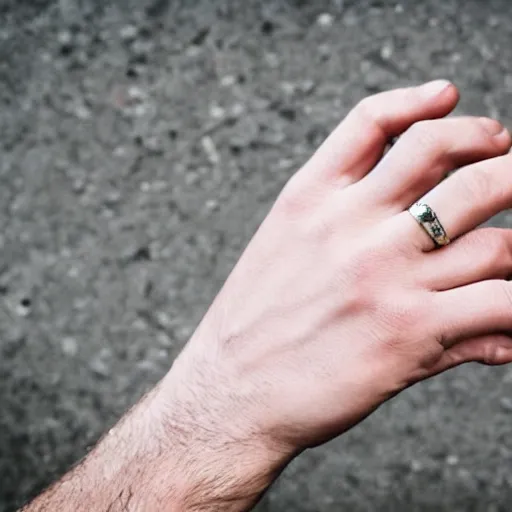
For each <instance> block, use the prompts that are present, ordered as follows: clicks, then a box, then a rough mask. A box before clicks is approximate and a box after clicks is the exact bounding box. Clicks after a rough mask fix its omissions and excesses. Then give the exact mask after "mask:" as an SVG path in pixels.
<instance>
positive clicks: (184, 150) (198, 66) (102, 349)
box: [0, 0, 512, 512]
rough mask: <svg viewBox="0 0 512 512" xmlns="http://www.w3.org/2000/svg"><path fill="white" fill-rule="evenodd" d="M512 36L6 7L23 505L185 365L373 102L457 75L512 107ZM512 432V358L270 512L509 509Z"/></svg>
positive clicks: (1, 194) (405, 407)
mask: <svg viewBox="0 0 512 512" xmlns="http://www.w3.org/2000/svg"><path fill="white" fill-rule="evenodd" d="M511 37H512V9H511V5H510V2H509V1H508V0H487V1H486V2H484V1H483V0H482V1H479V0H466V1H462V0H461V1H456V0H425V1H421V2H419V1H417V2H415V1H403V2H401V3H397V2H393V1H376V0H374V1H370V0H359V1H355V0H353V1H348V0H347V1H342V0H338V1H328V0H320V1H315V2H313V1H310V2H308V1H306V0H288V1H286V0H281V1H256V0H246V1H244V2H235V1H228V0H223V1H222V0H219V1H207V0H198V1H196V2H188V1H185V0H181V1H178V0H176V1H170V0H152V1H149V0H110V1H107V0H60V1H57V0H0V102H1V109H0V144H1V149H0V179H1V186H0V248H1V251H0V306H1V307H0V375H1V386H0V410H1V415H0V510H1V511H5V512H7V511H13V510H15V508H16V507H17V506H18V505H20V504H21V503H23V502H24V501H25V500H27V499H28V498H30V497H31V496H33V495H34V494H36V493H38V492H39V491H40V490H41V489H42V488H43V487H44V486H46V485H47V484H49V483H50V482H51V481H52V480H54V479H55V478H56V477H57V476H59V475H61V474H62V473H63V472H65V471H66V470H67V469H68V468H69V467H70V465H71V464H73V462H75V461H76V460H78V459H79V458H80V457H81V456H83V455H84V454H85V453H86V451H87V449H88V447H90V446H91V445H92V444H93V443H94V441H95V440H96V439H98V437H99V436H100V435H101V433H102V432H104V431H105V429H106V428H108V426H109V425H112V423H113V422H115V420H116V419H117V418H119V416H120V415H121V414H122V413H123V411H124V410H125V409H126V408H127V407H129V405H130V404H132V403H134V402H135V401H136V400H137V398H138V397H140V395H141V394H142V393H143V392H144V391H145V390H147V389H148V388H149V387H151V385H152V384H153V383H155V382H156V381H157V380H158V379H159V377H161V376H162V375H163V374H164V372H165V371H166V369H167V368H168V367H169V365H170V362H171V361H172V359H173V357H174V356H175V355H176V354H177V353H178V351H179V350H180V348H181V347H182V346H183V343H184V342H185V341H186V340H187V338H188V337H189V336H190V334H191V332H192V331H193V329H194V326H195V325H196V324H197V322H198V321H199V319H200V318H201V316H202V315H203V313H204V311H205V308H206V307H207V306H208V304H209V302H210V301H211V300H212V298H213V297H214V295H215V293H216V291H217V290H218V288H219V286H220V285H221V283H222V282H223V280H224V279H225V277H226V276H227V274H228V272H229V270H230V268H231V267H232V265H233V264H234V263H235V261H236V259H237V258H238V256H239V255H240V252H241V250H242V249H243V247H244V245H245V244H246V243H247V241H248V239H249V238H250V236H251V234H252V233H253V232H254V230H255V228H256V227H257V226H258V223H259V222H260V221H261V220H262V218H263V216H264V215H265V213H266V212H267V210H268V208H269V206H270V205H271V203H272V201H273V199H274V198H275V197H276V195H277V193H278V192H279V190H280V188H281V187H282V185H283V184H284V182H285V181H286V180H287V178H288V177H289V176H290V175H291V173H292V172H293V171H294V170H295V169H297V168H298V167H299V166H300V164H301V163H303V162H304V160H305V159H306V158H307V157H308V155H309V154H310V153H311V152H312V150H313V149H314V148H315V147H316V146H317V145H318V144H319V142H321V140H322V139H323V138H324V137H325V135H326V134H327V133H328V132H329V131H330V130H331V129H332V128H333V127H334V126H335V125H336V124H337V122H338V121H339V120H340V119H341V118H342V117H343V115H344V114H345V113H346V112H347V110H348V109H349V108H350V107H351V106H352V105H353V104H354V103H355V102H356V101H357V100H358V99H360V98H362V97H364V96H365V95H368V94H370V93H374V92H376V91H380V90H384V89H387V88H392V87H395V86H398V85H403V84H410V83H418V82H421V81H424V80H427V79H430V78H438V77H444V78H449V79H452V80H454V81H455V83H456V84H457V85H458V86H459V87H460V89H461V92H462V102H461V105H460V107H459V112H464V113H475V114H481V115H493V116H497V117H498V118H500V119H501V120H502V121H503V122H505V123H507V122H508V123H510V122H511V120H512V101H510V100H511V99H512V45H511V44H510V41H511ZM495 224H498V225H507V224H509V225H510V224H511V217H510V215H509V216H507V215H506V214H503V215H502V216H501V217H500V218H499V219H496V220H495ZM511 432H512V369H510V368H499V369H489V368H484V367H480V366H476V365H468V366H466V367H464V368H460V369H458V370H456V371H452V372H450V373H449V374H446V375H444V376H442V377H441V378H437V379H435V380H432V381H430V382H427V383H423V384H422V385H418V386H416V387H414V388H412V389H410V390H408V391H407V392H405V393H403V394H402V395H400V397H398V398H396V399H395V400H393V401H391V402H390V403H388V404H386V405H385V406H384V407H382V408H381V409H380V410H379V411H378V412H377V413H375V414H374V415H373V416H372V417H370V418H369V419H368V420H367V421H365V422H364V423H363V424H362V425H361V426H359V427H357V428H356V429H354V430H353V431H352V432H350V433H349V434H348V435H346V436H344V437H343V438H341V439H339V440H336V441H334V442H331V443H330V444H328V445H326V446H324V447H322V448H320V449H317V450H313V451H311V452H308V453H305V454H304V455H303V456H302V457H300V458H299V459H298V460H297V461H295V462H294V463H293V464H292V466H290V468H289V469H288V470H287V471H286V472H285V474H284V475H283V476H282V478H281V479H280V480H279V481H278V482H277V483H276V485H275V486H274V487H273V489H272V490H271V492H270V493H269V494H268V496H267V497H265V498H264V500H263V501H262V503H261V505H260V507H259V510H260V512H264V511H268V512H273V511H279V512H288V511H290V512H291V511H294V512H313V511H319V510H321V511H326V512H331V511H332V512H334V511H339V510H350V511H377V510H378V511H407V512H409V511H410V512H414V511H425V512H427V511H441V510H446V511H450V512H457V511H486V512H491V511H492V512H498V511H506V510H510V509H511V503H512V471H511V468H512V436H511Z"/></svg>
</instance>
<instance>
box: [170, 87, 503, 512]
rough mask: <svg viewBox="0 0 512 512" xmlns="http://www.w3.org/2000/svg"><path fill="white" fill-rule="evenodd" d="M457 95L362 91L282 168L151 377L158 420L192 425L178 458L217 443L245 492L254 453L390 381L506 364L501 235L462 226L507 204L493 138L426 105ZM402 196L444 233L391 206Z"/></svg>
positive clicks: (314, 439) (480, 126)
mask: <svg viewBox="0 0 512 512" xmlns="http://www.w3.org/2000/svg"><path fill="white" fill-rule="evenodd" d="M457 99H458V93H457V90H456V89H455V87H454V86H453V85H450V84H448V83H446V82H442V81H436V82H433V83H430V84H427V85H424V86H422V87H417V88H410V89H401V90H395V91H391V92H387V93H382V94H379V95H376V96H373V97H371V98H368V99H365V100H363V101H362V102H361V103H360V104H359V105H358V106H357V107H356V108H355V109H354V110H353V111H352V112H351V113H350V114H349V115H348V116H347V118H346V119H345V120H344V121H343V122H342V123H341V124H340V126H339V127H338V128H337V129H336V130H335V131H334V132H333V133H332V134H331V136H330V137H329V138H328V139H327V140H326V142H325V143H324V144H323V145H322V146H321V147H320V149H319V150H318V151H317V153H316V154H315V155H314V156H313V157H312V158H311V159H310V161H309V162H307V164H306V165H305V166H304V167H303V168H302V169H301V170H300V171H299V172H298V173H297V174H296V175H295V176H293V177H292V178H291V180H290V181H289V183H288V184H287V185H286V187H285V189H284V190H283V192H282V194H281V195H280V196H279V198H278V200H277V202H276V203H275V205H274V207H273V208H272V211H271V212H270V214H269V215H268V217H267V219H266V220H265V221H264V223H263V224H262V226H261V228H260V229H259V231H258V233H257V234H256V236H255V237H254V239H253V240H252V242H251V243H250V245H249V247H248V248H247V250H246V252H245V253H244V255H243V256H242V258H241V259H240V261H239V263H238V264H237V266H236V267H235V269H234V270H233V272H232V274H231V275H230V277H229V279H228V280H227V282H226V284H225V286H224V288H223V289H222V290H221V292H220V294H219V295H218V297H217V299H216V300H215V302H214V304H213V305H212V307H211V308H210V310H209V311H208V313H207V315H206V316H205V318H204V320H203V322H202V323H201V325H200V326H199V328H198V330H197V331H196V333H195V335H194V336H193V338H192V340H191V341H190V343H189V344H188V345H187V347H186V348H185V350H184V351H183V353H182V354H181V355H180V357H179V358H178V360H177V361H176V363H175V365H174V367H173V369H172V370H171V372H170V373H169V375H168V377H167V379H166V380H165V381H164V383H163V386H162V389H163V390H164V393H163V396H165V397H166V398H165V400H168V401H169V402H170V403H171V404H172V411H173V412H171V413H170V420H169V424H170V425H172V426H173V427H175V428H176V427H177V428H179V429H180V431H182V432H183V433H184V435H190V436H191V437H192V438H194V437H196V438H197V440H198V442H197V443H196V444H195V446H197V450H196V452H195V451H194V450H193V449H190V450H189V449H187V453H186V454H184V458H187V457H189V458H190V460H192V459H194V460H196V459H197V458H198V457H199V455H198V454H199V453H200V452H201V450H208V449H211V450H212V451H215V450H216V452H215V453H217V457H218V460H219V461H221V460H223V459H222V455H221V453H222V449H223V448H222V447H224V448H226V447H231V448H229V450H228V449H226V453H228V454H230V455H229V456H228V457H227V458H225V459H224V460H225V461H226V464H225V465H224V472H222V471H221V470H220V465H222V464H221V462H219V467H218V469H219V473H218V474H219V475H224V477H225V481H228V480H229V478H232V479H233V481H237V482H241V481H242V480H243V479H244V478H245V477H244V475H247V478H248V479H250V478H253V479H254V478H255V477H256V476H257V475H258V474H259V473H258V472H260V473H261V474H265V477H262V479H260V480H259V481H258V484H257V485H255V486H254V488H253V489H252V491H251V492H252V494H251V493H248V494H247V495H246V497H247V496H249V495H250V496H251V498H250V499H254V497H255V496H257V495H258V493H259V492H261V491H262V490H263V489H264V488H265V487H266V486H267V485H268V484H269V483H270V481H271V479H272V478H273V476H272V475H273V474H272V471H270V470H268V471H266V470H265V468H267V469H269V468H270V466H272V468H273V469H275V470H276V471H277V470H278V468H279V467H282V465H283V464H284V463H286V462H287V461H288V460H289V459H290V458H291V457H293V456H294V455H295V454H296V453H298V452H300V451H301V450H303V449H305V448H307V447H312V446H315V445H317V444H319V443H322V442H324V441H326V440H328V439H330V438H332V437H334V436H337V435H339V434H341V433H343V432H344V431H346V430H347V429H348V428H350V427H351V426H353V425H355V424H356V423H357V422H359V421H360V420H361V419H363V418H364V417H365V416H367V415H368V414H369V413H371V412H372V411H373V410H374V409H375V408H376V407H378V406H379V405H380V404H382V403H383V402H384V401H385V400H387V399H388V398H390V397H392V396H393V395H395V394H396V393H397V392H399V391H401V390H403V389H404V388H406V387H407V386H409V385H411V384H413V383H415V382H418V381H420V380H422V379H425V378H427V377H430V376H432V375H435V374H437V373H439V372H442V371H444V370H447V369H448V368H451V367H453V366H456V365H459V364H461V363H465V362H468V361H480V362H483V363H486V364H503V363H508V362H512V340H511V339H510V338H509V337H508V336H507V332H508V331H510V330H511V329H512V308H511V304H512V285H511V284H509V283H507V282H506V281H505V278H506V277H507V275H508V274H509V273H511V271H512V232H510V231H508V230H504V229H492V228H481V229H477V230H473V229H474V228H475V227H477V226H478V225H480V224H481V223H482V222H484V221H486V220H487V219H489V218H490V217H491V216H492V215H494V214H496V213H498V212H499V211H501V210H503V209H505V208H507V207H508V206H509V205H510V204H512V173H511V167H512V156H504V155H505V154H506V153H507V152H508V150H509V149H510V146H511V139H510V136H509V134H508V132H507V131H506V130H505V129H503V127H502V126H501V125H500V124H499V123H497V122H496V121H492V120H490V119H483V118H472V117H460V118H450V119H441V118H443V117H444V116H446V115H447V114H448V113H449V112H450V111H451V110H452V109H453V108H454V107H455V105H456V103H457ZM404 132H405V133H404ZM402 133H404V134H403V136H402V137H401V138H400V139H399V140H398V142H397V143H396V144H395V145H394V146H393V147H392V148H391V149H390V150H389V151H388V152H387V153H386V154H385V156H383V155H384V152H385V149H386V147H387V144H388V142H389V141H390V140H391V138H393V137H395V136H398V135H400V134H402ZM484 160H485V161H484ZM461 167H463V168H462V169H460V170H459V171H458V172H457V173H455V174H454V175H452V176H450V177H449V178H448V179H446V180H444V181H442V180H443V178H444V177H445V175H446V174H447V173H448V172H449V171H452V170H454V169H456V168H461ZM420 199H421V200H422V202H425V203H427V204H428V205H430V206H431V207H432V208H433V210H434V211H435V212H436V213H437V215H438V216H439V219H440V221H441V222H442V224H443V226H444V228H445V229H446V231H447V233H448V235H449V236H450V238H451V239H452V240H453V242H452V243H451V244H450V245H448V246H446V247H443V248H435V247H434V244H433V241H432V240H431V238H430V237H429V236H428V235H427V234H426V232H425V231H424V230H423V229H422V228H421V227H420V226H419V225H418V223H417V222H416V221H415V219H414V218H413V217H412V216H411V215H410V214H409V212H408V211H407V209H408V208H409V207H410V206H411V205H412V204H413V203H415V202H416V201H418V200H420ZM169 397H172V398H169ZM169 409H171V407H170V408H169ZM176 411H179V412H176ZM237 443H238V446H242V447H247V446H250V447H251V449H247V450H245V449H238V450H237V449H235V448H233V447H234V446H236V445H237ZM187 446H190V444H187ZM208 446H210V447H211V448H208ZM255 447H256V448H255ZM258 457H259V460H256V459H257V458H258ZM208 471H211V473H210V474H209V475H210V476H209V478H211V481H215V476H214V475H215V471H216V470H214V469H211V468H205V472H208ZM228 474H229V475H231V477H229V476H228ZM239 488H240V489H242V488H245V489H246V490H247V488H248V487H247V485H246V486H245V487H244V486H239ZM237 492H238V491H233V494H232V500H233V502H234V501H236V500H239V503H244V496H241V495H240V494H237ZM218 495H219V496H220V495H222V493H221V492H220V490H219V492H218ZM249 501H250V500H246V501H245V503H249ZM241 508H244V507H241ZM239 509H240V508H233V510H239ZM223 510H227V508H225V509H223Z"/></svg>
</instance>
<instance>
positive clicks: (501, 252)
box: [479, 229, 512, 267]
mask: <svg viewBox="0 0 512 512" xmlns="http://www.w3.org/2000/svg"><path fill="white" fill-rule="evenodd" d="M482 231H483V233H481V234H480V241H479V245H480V246H481V247H485V254H486V255H487V258H488V260H489V261H490V264H491V266H493V267H503V266H504V265H507V264H510V260H511V259H512V258H511V247H510V243H509V241H508V240H507V238H506V236H505V234H504V232H502V231H501V230H499V229H490V230H482Z"/></svg>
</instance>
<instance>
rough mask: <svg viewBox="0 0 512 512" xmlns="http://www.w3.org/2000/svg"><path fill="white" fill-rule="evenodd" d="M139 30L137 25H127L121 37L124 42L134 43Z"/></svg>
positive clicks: (120, 32)
mask: <svg viewBox="0 0 512 512" xmlns="http://www.w3.org/2000/svg"><path fill="white" fill-rule="evenodd" d="M138 32H139V31H138V29H137V27H136V26H135V25H125V26H124V27H123V28H122V29H121V30H120V31H119V35H120V36H121V39H122V40H123V41H127V42H129V41H133V40H134V39H135V38H136V37H137V34H138Z"/></svg>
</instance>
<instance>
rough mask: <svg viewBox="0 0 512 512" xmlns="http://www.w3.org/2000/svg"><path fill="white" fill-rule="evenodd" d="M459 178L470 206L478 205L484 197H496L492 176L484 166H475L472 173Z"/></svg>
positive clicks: (461, 174)
mask: <svg viewBox="0 0 512 512" xmlns="http://www.w3.org/2000/svg"><path fill="white" fill-rule="evenodd" d="M458 176H459V179H460V187H461V192H462V193H463V197H465V200H466V201H467V202H469V204H472V205H473V204H475V203H476V204H478V203H480V202H481V200H482V197H486V198H492V197H493V196H494V195H495V193H494V192H495V191H494V190H493V188H494V186H493V185H494V183H493V179H492V176H491V175H490V174H489V172H487V170H486V168H485V167H484V166H483V165H480V164H478V165H475V166H474V167H473V169H472V170H471V171H469V172H464V173H460V174H458Z"/></svg>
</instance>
